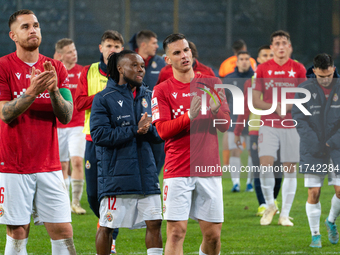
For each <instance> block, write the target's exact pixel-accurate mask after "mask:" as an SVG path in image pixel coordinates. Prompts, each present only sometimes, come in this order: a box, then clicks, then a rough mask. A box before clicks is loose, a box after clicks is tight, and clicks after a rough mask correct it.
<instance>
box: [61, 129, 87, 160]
mask: <svg viewBox="0 0 340 255" xmlns="http://www.w3.org/2000/svg"><path fill="white" fill-rule="evenodd" d="M83 129H84V127H71V128H58V140H59V156H60V162H65V161H70V157H75V156H78V157H82V158H84V153H85V143H86V140H85V134H84V133H83Z"/></svg>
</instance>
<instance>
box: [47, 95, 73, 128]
mask: <svg viewBox="0 0 340 255" xmlns="http://www.w3.org/2000/svg"><path fill="white" fill-rule="evenodd" d="M49 94H50V99H51V102H52V107H53V112H54V114H55V115H56V116H57V118H58V120H59V121H60V122H61V123H62V124H67V123H69V122H70V121H71V119H72V114H73V103H72V102H70V101H67V100H65V99H64V98H63V96H62V95H61V94H60V90H57V91H50V92H49Z"/></svg>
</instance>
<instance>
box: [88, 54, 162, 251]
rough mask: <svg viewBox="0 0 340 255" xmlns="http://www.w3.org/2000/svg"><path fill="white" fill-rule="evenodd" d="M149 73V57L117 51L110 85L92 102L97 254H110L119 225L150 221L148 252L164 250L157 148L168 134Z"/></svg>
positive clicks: (111, 60)
mask: <svg viewBox="0 0 340 255" xmlns="http://www.w3.org/2000/svg"><path fill="white" fill-rule="evenodd" d="M144 74H145V67H144V61H143V59H142V57H141V56H139V55H138V54H137V53H136V52H133V51H130V50H124V51H122V52H120V53H115V54H113V55H111V56H110V58H109V60H108V76H109V79H108V82H107V87H106V88H105V89H104V90H103V91H101V92H99V93H97V94H96V96H95V97H94V100H93V103H92V111H91V117H90V128H91V137H92V140H93V142H94V144H95V145H96V156H97V160H98V199H99V201H100V209H99V213H100V219H99V224H100V228H99V229H98V233H97V239H96V247H97V254H109V252H110V247H106V246H107V245H106V243H108V242H109V238H110V233H111V232H112V231H113V229H114V228H122V227H125V228H140V227H145V225H146V228H147V229H146V240H145V243H146V247H147V249H148V254H149V253H150V254H151V253H152V254H162V251H163V249H162V238H161V221H162V215H161V200H160V193H161V192H160V186H159V180H158V173H157V168H156V163H155V159H154V156H153V153H152V148H151V144H152V143H159V142H162V139H161V138H160V137H159V135H158V133H157V130H156V128H155V127H154V126H153V125H151V93H152V92H151V91H150V90H148V89H147V88H146V87H145V86H144V84H143V83H142V81H143V76H144ZM149 250H150V251H149Z"/></svg>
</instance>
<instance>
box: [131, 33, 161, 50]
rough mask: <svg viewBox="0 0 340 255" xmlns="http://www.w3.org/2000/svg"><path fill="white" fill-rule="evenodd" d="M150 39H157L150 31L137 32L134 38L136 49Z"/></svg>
mask: <svg viewBox="0 0 340 255" xmlns="http://www.w3.org/2000/svg"><path fill="white" fill-rule="evenodd" d="M151 38H157V35H156V34H155V33H154V32H152V31H151V30H142V31H139V32H138V34H137V36H136V43H137V46H138V48H139V47H140V45H141V44H142V42H148V41H150V39H151Z"/></svg>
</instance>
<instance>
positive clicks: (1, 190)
mask: <svg viewBox="0 0 340 255" xmlns="http://www.w3.org/2000/svg"><path fill="white" fill-rule="evenodd" d="M4 193H5V188H4V187H0V204H3V203H4V199H5V195H4Z"/></svg>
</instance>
